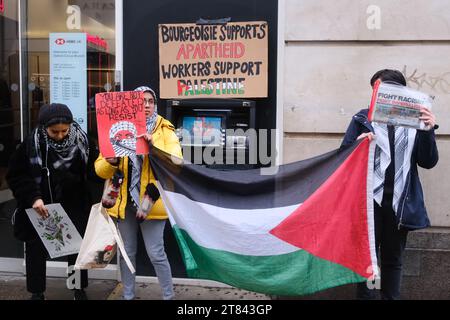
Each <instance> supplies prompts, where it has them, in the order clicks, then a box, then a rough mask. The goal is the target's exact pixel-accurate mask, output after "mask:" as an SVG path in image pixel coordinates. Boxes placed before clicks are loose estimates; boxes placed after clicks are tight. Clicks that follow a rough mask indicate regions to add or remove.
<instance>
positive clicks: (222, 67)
mask: <svg viewBox="0 0 450 320" xmlns="http://www.w3.org/2000/svg"><path fill="white" fill-rule="evenodd" d="M268 33H269V30H268V25H267V22H265V21H252V22H239V23H227V24H225V25H197V24H160V25H159V61H160V70H159V71H160V96H161V98H164V99H170V98H212V97H215V98H217V97H220V98H233V97H234V98H244V97H254V98H257V97H267V72H268V66H267V64H268V59H267V52H268Z"/></svg>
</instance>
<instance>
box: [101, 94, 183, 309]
mask: <svg viewBox="0 0 450 320" xmlns="http://www.w3.org/2000/svg"><path fill="white" fill-rule="evenodd" d="M135 91H143V92H144V101H145V115H146V118H147V133H146V134H145V135H144V136H143V138H144V139H145V140H146V141H148V142H149V143H150V144H151V145H153V146H155V147H157V148H159V149H161V150H163V151H165V152H167V153H170V154H173V155H175V156H178V157H180V158H181V157H182V154H181V146H180V142H179V140H178V137H177V136H176V135H175V132H174V130H175V128H174V127H173V125H172V124H171V123H170V122H169V121H167V120H166V119H164V118H163V117H161V116H159V115H158V109H157V98H156V94H155V92H154V91H153V90H152V89H151V88H149V87H139V88H137V89H135ZM117 170H120V171H122V172H123V174H124V180H123V183H122V186H121V189H120V193H119V196H118V199H117V201H116V204H115V206H114V207H112V208H111V209H108V213H109V215H110V216H112V217H115V218H117V219H118V221H119V223H118V226H119V230H120V233H121V235H122V238H123V241H124V244H125V250H126V252H127V254H128V256H129V258H130V260H131V261H132V263H133V264H134V266H136V251H137V238H138V231H139V228H140V229H141V232H142V236H143V239H144V243H145V248H146V250H147V254H148V256H149V257H150V261H151V262H152V264H153V267H154V269H155V272H156V275H157V277H158V280H159V284H160V286H161V289H162V294H163V299H165V300H170V299H173V298H174V291H173V284H172V272H171V269H170V264H169V261H168V259H167V255H166V252H165V250H164V238H163V234H164V227H165V223H166V220H167V214H166V212H165V209H164V206H163V203H162V201H161V198H160V199H158V200H157V201H156V203H155V204H154V205H153V207H152V209H151V211H150V214H149V215H148V216H147V217H142V216H140V213H138V210H137V209H138V207H139V204H140V200H141V199H142V198H143V195H144V193H145V190H146V187H147V185H149V184H151V183H153V184H156V181H155V177H154V175H153V172H152V170H151V168H150V163H149V159H148V156H147V155H145V156H130V157H123V158H103V157H102V155H100V156H99V157H98V159H97V160H96V162H95V171H96V172H97V175H98V176H100V177H101V178H103V179H109V178H111V177H112V176H113V175H114V173H115V172H116V171H117ZM142 218H144V219H145V221H144V222H142V223H139V221H140V220H141V219H142ZM120 271H121V276H122V284H123V288H124V292H123V298H124V299H125V300H132V299H134V297H135V275H133V274H132V273H131V271H130V270H129V269H128V267H127V265H126V263H125V262H124V260H123V259H122V258H121V259H120Z"/></svg>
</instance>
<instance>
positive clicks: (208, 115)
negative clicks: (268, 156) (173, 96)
mask: <svg viewBox="0 0 450 320" xmlns="http://www.w3.org/2000/svg"><path fill="white" fill-rule="evenodd" d="M166 118H167V119H168V120H170V121H171V122H172V123H173V125H174V126H175V127H176V133H177V135H178V137H179V138H180V143H181V146H182V149H183V156H184V158H185V160H188V161H191V162H193V163H196V164H201V165H204V166H207V167H209V168H214V169H222V170H226V169H234V170H236V169H250V168H254V167H255V166H256V164H255V163H251V161H250V159H251V158H250V156H249V152H250V144H251V143H256V141H254V139H253V140H252V139H251V135H249V132H250V131H251V130H250V131H249V129H255V124H256V119H255V118H256V110H255V101H251V100H242V99H180V100H167V107H166ZM205 148H212V149H213V150H209V152H212V154H214V155H215V153H217V155H218V157H216V159H219V158H220V159H221V160H220V159H219V161H215V162H214V163H205V161H203V160H202V161H201V163H199V162H198V161H196V162H194V161H192V160H193V155H198V154H199V153H200V154H202V153H203V152H204V151H205ZM222 156H223V157H222Z"/></svg>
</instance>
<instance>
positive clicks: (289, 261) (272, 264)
mask: <svg viewBox="0 0 450 320" xmlns="http://www.w3.org/2000/svg"><path fill="white" fill-rule="evenodd" d="M173 229H174V232H175V236H176V237H177V241H178V243H179V244H180V249H181V250H182V256H183V259H184V261H185V265H186V271H187V274H188V276H189V277H191V278H198V279H209V280H215V281H219V282H222V283H226V284H229V285H231V286H233V287H237V288H241V289H245V290H249V291H254V292H260V293H265V294H273V295H285V296H296V295H306V294H311V293H314V292H317V291H321V290H324V289H328V288H331V287H336V286H340V285H344V284H348V283H356V282H364V281H367V279H365V278H364V277H362V276H360V275H358V274H356V273H354V272H353V271H351V270H349V269H347V268H345V267H343V266H341V265H338V264H335V263H332V262H329V261H327V260H323V259H320V258H317V257H315V256H313V255H311V254H309V253H308V252H306V251H304V250H298V251H295V252H292V253H287V254H280V255H275V256H246V255H242V254H235V253H230V252H226V251H222V250H215V249H208V248H205V247H202V246H199V245H198V244H197V243H195V242H194V241H193V240H192V239H191V238H190V237H189V235H188V234H187V233H186V232H185V231H184V230H182V229H180V228H179V227H178V226H173ZM219 236H220V235H219ZM256 245H257V244H256Z"/></svg>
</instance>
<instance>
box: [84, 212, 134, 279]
mask: <svg viewBox="0 0 450 320" xmlns="http://www.w3.org/2000/svg"><path fill="white" fill-rule="evenodd" d="M117 247H118V248H119V250H120V253H121V254H122V256H123V258H124V259H125V262H126V263H127V265H128V268H129V269H130V271H131V272H132V273H135V269H134V266H133V264H132V263H131V261H130V259H129V258H128V255H127V253H126V252H125V247H124V244H123V241H122V238H121V237H120V234H119V232H118V230H117V227H116V225H115V223H114V221H113V220H112V219H111V217H110V216H109V215H108V213H107V212H106V210H105V208H103V207H102V206H101V204H100V203H97V204H95V205H93V206H92V208H91V213H90V215H89V221H88V224H87V228H86V232H85V234H84V238H83V241H82V242H81V248H80V252H79V253H78V257H77V261H76V263H75V269H93V268H105V267H106V266H107V265H108V264H109V263H110V262H111V260H112V258H114V255H115V254H116V252H117Z"/></svg>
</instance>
